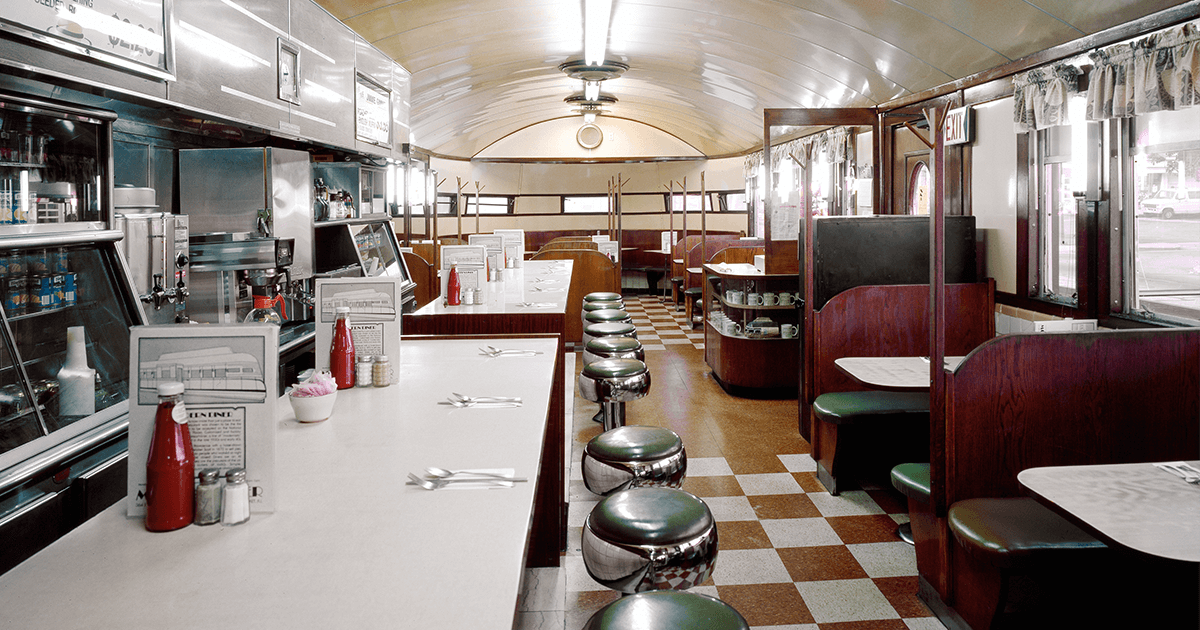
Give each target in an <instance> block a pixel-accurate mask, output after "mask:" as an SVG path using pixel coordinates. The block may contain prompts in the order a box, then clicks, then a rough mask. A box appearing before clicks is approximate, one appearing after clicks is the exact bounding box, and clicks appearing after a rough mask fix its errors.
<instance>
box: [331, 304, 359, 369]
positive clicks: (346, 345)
mask: <svg viewBox="0 0 1200 630" xmlns="http://www.w3.org/2000/svg"><path fill="white" fill-rule="evenodd" d="M333 312H334V313H336V314H337V321H336V322H335V323H334V324H333V345H332V346H331V347H330V348H329V371H330V372H331V373H333V380H334V381H335V382H337V388H338V389H350V388H351V387H354V362H355V358H356V357H355V356H354V337H353V336H352V335H351V334H350V307H349V306H338V307H336V308H334V309H333Z"/></svg>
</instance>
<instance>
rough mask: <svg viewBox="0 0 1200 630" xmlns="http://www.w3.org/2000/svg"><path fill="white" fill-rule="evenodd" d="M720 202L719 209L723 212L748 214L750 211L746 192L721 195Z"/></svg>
mask: <svg viewBox="0 0 1200 630" xmlns="http://www.w3.org/2000/svg"><path fill="white" fill-rule="evenodd" d="M720 200H721V203H720V205H719V206H718V208H717V209H718V210H720V211H721V212H748V211H749V209H750V207H749V204H748V202H747V200H746V193H744V192H725V193H721V196H720Z"/></svg>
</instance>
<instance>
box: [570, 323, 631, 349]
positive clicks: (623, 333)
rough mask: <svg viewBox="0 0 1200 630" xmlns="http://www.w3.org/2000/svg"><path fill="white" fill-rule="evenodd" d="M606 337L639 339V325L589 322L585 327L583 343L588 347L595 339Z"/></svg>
mask: <svg viewBox="0 0 1200 630" xmlns="http://www.w3.org/2000/svg"><path fill="white" fill-rule="evenodd" d="M604 337H633V338H634V339H637V327H635V326H634V325H633V324H629V323H624V322H615V323H610V324H587V325H585V326H584V327H583V345H584V347H587V344H588V343H590V342H591V341H592V340H593V339H601V338H604Z"/></svg>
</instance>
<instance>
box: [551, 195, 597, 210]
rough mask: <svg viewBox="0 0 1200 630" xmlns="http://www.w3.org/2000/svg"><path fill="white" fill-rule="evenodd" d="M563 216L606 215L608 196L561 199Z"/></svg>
mask: <svg viewBox="0 0 1200 630" xmlns="http://www.w3.org/2000/svg"><path fill="white" fill-rule="evenodd" d="M562 203H563V213H565V214H608V195H603V196H601V195H594V196H590V197H563V198H562Z"/></svg>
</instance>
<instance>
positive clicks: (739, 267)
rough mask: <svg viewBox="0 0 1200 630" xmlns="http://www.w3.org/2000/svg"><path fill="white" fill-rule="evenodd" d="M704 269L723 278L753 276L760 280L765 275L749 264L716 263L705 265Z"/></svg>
mask: <svg viewBox="0 0 1200 630" xmlns="http://www.w3.org/2000/svg"><path fill="white" fill-rule="evenodd" d="M704 268H705V269H707V270H709V271H711V272H713V273H719V274H721V275H725V276H755V277H759V278H761V277H763V276H765V275H766V274H764V273H763V272H762V271H759V269H758V267H755V266H754V265H752V264H750V263H718V264H715V265H713V264H708V263H706V264H705V265H704Z"/></svg>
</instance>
